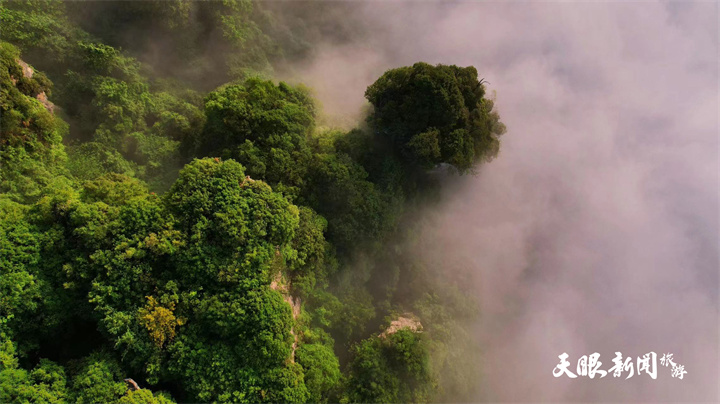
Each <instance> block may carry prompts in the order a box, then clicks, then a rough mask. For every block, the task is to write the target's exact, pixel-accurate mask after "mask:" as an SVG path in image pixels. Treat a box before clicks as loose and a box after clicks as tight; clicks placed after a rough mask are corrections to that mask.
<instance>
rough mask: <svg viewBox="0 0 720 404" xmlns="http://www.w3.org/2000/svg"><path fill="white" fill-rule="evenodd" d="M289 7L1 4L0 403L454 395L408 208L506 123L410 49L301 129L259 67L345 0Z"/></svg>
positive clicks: (467, 82) (273, 64) (458, 392)
mask: <svg viewBox="0 0 720 404" xmlns="http://www.w3.org/2000/svg"><path fill="white" fill-rule="evenodd" d="M307 7H311V8H313V10H314V11H315V12H314V13H308V12H307V10H306V9H303V10H302V12H301V11H299V10H297V9H296V7H295V6H290V7H288V8H287V10H284V11H283V10H280V9H278V8H277V7H275V6H273V5H272V4H264V3H256V2H251V1H249V0H238V1H231V0H227V1H222V2H194V1H184V0H181V1H173V2H165V1H143V2H124V1H122V2H90V3H85V2H83V3H63V2H59V1H45V0H37V1H27V2H12V1H11V2H3V3H0V18H1V20H2V26H3V28H2V32H3V36H2V41H1V42H0V81H1V82H2V83H1V90H0V114H1V119H0V121H1V122H0V123H1V126H0V128H1V130H2V134H1V135H2V136H1V139H0V163H1V166H0V402H77V403H87V402H118V403H141V402H142V403H158V404H160V403H163V404H164V403H171V402H428V401H431V400H449V399H457V400H462V399H463V398H465V399H467V397H468V396H467V394H468V392H469V391H470V390H471V389H472V386H469V385H467V384H465V385H463V384H462V383H460V382H458V381H457V380H454V381H451V382H447V381H446V379H447V376H443V377H441V375H443V374H444V375H447V374H452V373H453V371H452V368H454V367H455V368H457V367H462V366H463V365H462V361H463V360H465V361H472V360H474V357H473V355H466V356H465V357H464V358H459V357H457V356H454V353H453V352H454V351H453V349H454V348H453V347H460V346H462V341H465V340H463V338H464V337H463V335H465V332H464V330H463V329H462V325H461V323H460V322H458V321H455V320H454V319H455V318H458V317H461V316H472V315H474V312H473V310H471V309H469V307H472V305H471V304H470V303H469V300H468V299H470V298H469V297H467V295H466V294H463V293H462V292H461V290H460V289H459V286H458V285H456V284H454V283H453V282H452V281H449V280H443V279H439V278H438V277H437V276H435V275H433V273H432V272H431V271H428V270H427V269H426V268H424V267H423V265H422V263H420V262H418V261H417V260H416V259H415V258H414V257H413V256H412V254H408V253H406V252H407V251H406V250H407V249H409V247H407V246H408V245H411V243H412V240H413V237H414V232H415V231H416V228H415V226H414V225H413V221H412V220H409V219H408V218H410V217H411V216H412V215H414V214H415V212H416V211H417V210H418V208H419V207H420V206H422V205H423V204H428V203H432V200H433V198H434V195H435V194H436V191H437V180H436V177H435V176H434V175H433V173H434V172H436V171H438V170H437V169H438V168H442V167H449V168H451V170H448V171H449V172H448V173H446V174H445V175H454V174H453V173H456V174H457V173H459V174H464V173H469V172H472V171H473V170H474V168H476V167H477V164H479V163H482V162H485V161H489V160H490V159H492V158H493V157H495V156H496V155H497V153H498V151H499V136H500V135H502V134H503V133H504V131H505V128H504V126H503V125H502V123H501V122H500V120H499V116H498V114H497V112H496V111H495V109H494V106H493V102H492V101H491V100H490V99H488V98H486V88H485V85H484V84H483V83H482V82H481V81H479V78H478V73H477V70H476V69H475V68H474V67H458V66H454V65H437V66H432V65H429V64H426V63H417V64H415V65H413V66H408V67H400V68H396V69H392V70H389V71H387V72H386V73H385V74H384V75H382V76H381V77H380V78H379V79H378V80H377V81H376V82H375V83H374V84H372V85H370V86H369V87H368V89H367V91H366V93H365V96H366V98H367V99H368V101H369V102H370V104H371V106H372V108H371V112H370V115H369V116H368V118H367V121H366V122H358V124H357V128H356V129H353V130H350V131H344V130H340V129H327V128H324V127H321V126H320V125H318V124H317V122H318V119H319V117H320V115H321V113H322V111H321V108H320V107H319V104H318V103H317V102H316V101H315V100H314V99H313V97H312V95H311V94H312V93H311V91H310V90H309V89H308V88H305V87H303V86H301V85H290V84H287V83H284V82H278V81H277V80H275V78H274V75H273V74H274V72H276V71H277V70H279V69H283V68H287V67H288V66H289V65H291V64H292V63H293V61H297V60H301V59H302V58H305V57H308V55H309V54H310V53H311V51H312V49H313V46H315V44H316V43H318V41H319V37H318V35H319V34H318V33H317V32H314V31H312V30H308V29H307V26H308V24H313V23H315V24H318V25H319V26H325V27H327V26H328V25H332V24H336V22H333V18H332V15H333V13H335V12H337V10H338V7H343V6H342V5H335V6H332V7H328V8H327V9H326V10H323V8H324V7H325V5H324V4H323V5H312V4H308V5H307ZM156 22H157V23H156ZM348 29H350V28H348ZM336 32H342V30H340V31H336ZM149 34H152V35H154V37H155V38H156V39H157V40H158V42H157V43H161V44H162V46H161V47H160V49H159V50H157V52H156V53H155V54H154V56H148V50H149V49H150V48H151V47H152V46H153V44H152V43H150V42H147V40H146V39H144V38H147V37H148V35H149ZM338 35H339V34H338ZM334 40H338V41H342V40H343V35H339V36H338V37H336V38H334ZM177 66H181V68H173V67H177ZM440 171H442V170H440ZM398 318H401V319H406V318H412V320H407V321H409V322H410V323H411V324H413V326H412V327H400V328H397V327H394V326H393V325H392V324H396V323H397V322H396V321H395V320H396V319H398ZM394 321H395V322H394ZM396 328H397V329H396Z"/></svg>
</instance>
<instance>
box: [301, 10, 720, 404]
mask: <svg viewBox="0 0 720 404" xmlns="http://www.w3.org/2000/svg"><path fill="white" fill-rule="evenodd" d="M717 16H718V5H717V4H716V3H645V2H642V3H641V2H637V3H633V4H620V3H614V2H608V3H597V4H596V3H573V4H571V3H560V2H558V3H545V2H543V3H526V2H516V3H513V4H497V3H485V2H483V3H480V2H462V3H444V4H437V3H424V2H423V3H396V2H392V3H384V2H370V3H363V4H360V3H355V6H354V9H353V12H352V13H348V14H347V16H346V17H345V18H348V19H361V20H362V21H365V22H366V24H367V25H368V34H367V35H366V36H364V37H362V38H357V39H356V40H354V41H353V42H352V43H348V44H345V45H338V44H328V45H327V46H324V47H320V48H319V50H317V51H316V53H315V54H314V55H313V57H312V58H311V59H310V61H308V62H306V63H304V64H303V65H300V66H298V67H296V75H295V76H294V77H295V78H301V80H302V81H304V82H305V83H307V84H308V85H309V86H310V87H312V88H314V91H315V94H316V96H317V97H318V98H319V99H320V101H321V102H322V104H323V106H324V111H325V113H326V114H327V115H328V116H329V117H330V120H333V119H335V120H336V121H342V120H344V119H347V118H348V117H353V118H357V117H361V116H362V112H361V111H362V109H363V108H364V106H365V105H366V104H365V101H364V99H363V98H362V94H363V92H364V90H365V88H366V87H367V85H369V84H371V83H372V82H373V81H374V79H375V78H377V77H378V76H379V75H380V74H382V72H384V71H385V70H387V69H389V68H393V67H398V66H404V65H409V64H412V63H414V62H417V61H425V62H428V63H433V64H435V63H443V64H457V65H460V66H467V65H473V66H475V67H477V69H478V71H479V73H480V77H482V78H485V79H486V80H487V81H489V83H490V84H488V85H487V87H488V89H489V90H490V91H491V92H492V91H496V94H497V95H496V108H497V109H498V111H499V113H500V116H501V118H502V121H503V122H504V123H505V124H506V125H507V127H508V132H507V134H505V135H504V137H503V138H502V145H501V151H500V156H499V157H498V158H497V159H496V160H495V161H493V162H491V163H489V164H486V165H484V166H482V167H481V169H480V172H479V173H478V174H477V175H475V176H465V177H461V178H458V177H452V178H448V179H447V181H446V185H445V187H444V200H443V202H442V204H441V205H440V206H439V207H437V206H436V207H434V208H433V209H432V210H428V212H426V214H427V215H429V219H430V220H429V221H428V223H427V224H426V225H425V228H424V230H423V234H422V237H421V240H422V241H421V243H420V246H419V248H418V251H417V254H419V255H420V256H421V257H422V260H423V261H424V262H425V263H426V264H427V265H428V266H429V267H430V268H434V269H433V270H434V271H437V272H438V273H439V274H441V275H442V276H446V277H448V278H449V279H455V278H457V279H460V278H463V279H470V280H471V286H472V287H471V288H470V289H471V290H473V291H474V293H475V294H476V297H477V299H478V301H479V302H480V310H481V313H482V314H481V319H480V321H479V322H478V323H476V324H468V327H471V328H472V329H473V330H474V333H475V335H476V337H477V350H478V351H479V352H481V356H482V358H483V360H482V363H479V364H478V365H479V366H480V368H481V369H480V372H481V376H480V377H479V380H478V381H477V383H478V386H477V397H476V400H477V401H512V402H528V401H533V402H534V401H551V402H579V401H605V402H608V401H609V402H613V401H646V402H649V401H651V402H658V401H669V402H676V401H683V402H700V401H704V402H717V401H718V400H720V392H719V390H718V388H719V387H718V380H720V374H719V372H718V364H719V363H720V361H719V357H718V352H719V351H718V325H719V323H718V321H719V316H718V314H719V313H718V308H719V306H718V168H719V167H718V137H717V133H718V18H717ZM466 286H467V285H466ZM650 351H654V352H656V353H657V354H658V360H659V359H660V357H661V356H662V355H663V354H665V353H673V354H674V359H675V362H676V363H680V364H682V365H684V366H685V370H686V371H687V372H688V373H687V374H686V375H685V376H684V378H683V379H682V380H680V379H677V378H672V377H671V376H670V368H669V367H663V366H661V364H660V363H659V361H658V369H657V380H653V379H651V378H650V376H648V375H647V374H644V373H643V374H642V375H638V374H637V373H636V374H635V375H634V376H633V377H632V378H630V379H628V380H626V379H625V377H626V374H623V376H622V377H621V378H615V377H612V375H611V374H608V376H607V377H605V378H602V379H598V378H597V377H596V378H595V379H589V378H587V377H579V378H577V379H569V378H567V377H564V376H563V377H560V378H555V377H553V376H552V370H553V368H554V367H555V366H556V365H557V364H558V363H559V359H558V355H560V354H562V353H563V352H566V353H568V354H569V361H570V363H571V366H570V370H572V371H573V372H574V371H575V365H576V363H577V359H578V358H579V357H580V356H581V355H589V354H591V353H594V352H598V353H600V354H601V357H600V361H601V362H602V365H601V366H600V368H601V369H603V370H608V369H609V368H610V367H611V366H612V359H613V358H614V356H615V352H621V353H622V355H623V358H625V357H632V358H633V362H635V360H634V359H635V358H636V357H637V356H642V355H643V354H645V353H647V352H650ZM636 370H637V369H636Z"/></svg>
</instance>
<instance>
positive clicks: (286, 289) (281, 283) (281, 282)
mask: <svg viewBox="0 0 720 404" xmlns="http://www.w3.org/2000/svg"><path fill="white" fill-rule="evenodd" d="M270 288H271V289H272V290H276V291H278V292H280V293H281V294H282V295H283V300H285V301H286V302H287V303H288V304H289V305H290V307H291V308H292V316H293V320H297V319H298V317H300V307H301V303H302V301H301V300H300V298H299V297H296V298H293V297H292V296H291V295H290V285H289V283H288V282H287V281H286V279H285V277H284V276H283V273H282V271H278V273H277V275H276V276H275V278H274V279H273V280H272V282H270ZM290 334H292V336H293V339H294V341H293V344H292V352H291V353H290V362H291V363H294V362H295V350H297V346H298V336H297V334H296V333H295V328H292V329H290Z"/></svg>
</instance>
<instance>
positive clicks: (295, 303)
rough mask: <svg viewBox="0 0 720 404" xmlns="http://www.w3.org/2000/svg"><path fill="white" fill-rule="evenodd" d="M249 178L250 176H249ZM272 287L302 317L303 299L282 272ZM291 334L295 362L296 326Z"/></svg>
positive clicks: (295, 318) (293, 360)
mask: <svg viewBox="0 0 720 404" xmlns="http://www.w3.org/2000/svg"><path fill="white" fill-rule="evenodd" d="M248 178H250V177H249V176H248ZM270 288H271V289H272V290H276V291H278V292H280V293H281V294H282V295H283V300H285V301H286V302H287V303H288V304H289V305H290V307H291V308H292V316H293V320H297V319H298V317H300V304H301V303H302V301H301V300H300V298H299V297H296V298H293V297H292V295H290V285H289V284H288V283H287V281H286V279H285V277H284V276H283V273H282V272H278V274H277V275H276V276H275V279H273V281H272V282H271V283H270ZM290 334H292V336H293V339H294V340H293V344H292V352H291V353H290V362H291V363H294V362H295V350H297V346H298V336H297V334H296V333H295V328H292V329H291V330H290Z"/></svg>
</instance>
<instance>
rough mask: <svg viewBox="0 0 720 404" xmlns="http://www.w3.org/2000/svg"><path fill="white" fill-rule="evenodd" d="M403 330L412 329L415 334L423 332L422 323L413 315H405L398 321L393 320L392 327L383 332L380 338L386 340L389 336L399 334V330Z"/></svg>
mask: <svg viewBox="0 0 720 404" xmlns="http://www.w3.org/2000/svg"><path fill="white" fill-rule="evenodd" d="M403 328H408V329H410V331H413V332H422V324H420V321H418V320H417V319H415V317H414V316H413V315H412V314H409V313H405V314H403V315H402V316H400V317H398V318H397V320H393V321H392V322H391V323H390V327H388V328H387V329H386V330H385V331H383V332H382V333H381V334H380V337H381V338H385V337H387V336H388V335H392V334H395V333H396V332H398V330H401V329H403Z"/></svg>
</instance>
